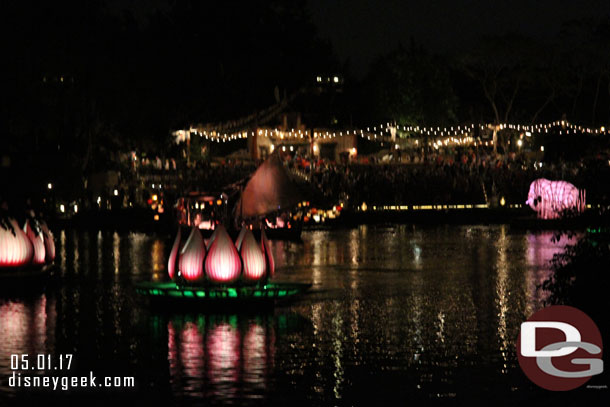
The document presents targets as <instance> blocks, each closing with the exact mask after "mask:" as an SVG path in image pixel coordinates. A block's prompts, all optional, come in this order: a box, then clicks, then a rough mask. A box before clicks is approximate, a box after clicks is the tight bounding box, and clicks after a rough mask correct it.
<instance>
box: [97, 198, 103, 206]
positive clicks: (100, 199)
mask: <svg viewBox="0 0 610 407" xmlns="http://www.w3.org/2000/svg"><path fill="white" fill-rule="evenodd" d="M101 202H102V197H101V196H98V197H97V204H98V205H99V204H100V203H101Z"/></svg>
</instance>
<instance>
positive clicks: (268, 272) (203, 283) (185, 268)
mask: <svg viewBox="0 0 610 407" xmlns="http://www.w3.org/2000/svg"><path fill="white" fill-rule="evenodd" d="M167 272H168V276H169V278H170V280H171V281H165V282H145V283H140V284H138V285H137V286H136V291H137V292H138V293H139V294H142V295H145V296H149V297H151V298H166V299H185V300H189V299H190V300H200V301H205V302H208V303H209V302H210V300H212V301H215V302H219V301H220V302H226V301H233V302H235V301H240V302H241V301H261V300H264V301H269V300H275V299H279V298H284V297H290V296H293V295H296V294H299V293H301V292H303V291H305V290H307V289H308V288H309V287H311V284H299V283H278V282H271V281H270V278H271V277H273V276H274V274H275V261H274V259H273V253H272V251H271V245H270V243H269V240H268V239H267V236H266V234H265V230H264V229H261V239H260V243H259V242H257V240H256V238H255V237H254V234H253V233H252V230H250V229H247V228H242V229H241V231H240V232H239V235H238V236H237V238H236V239H235V241H233V240H232V239H231V237H230V236H229V233H228V232H227V230H226V229H225V227H224V226H222V225H218V226H217V227H216V228H215V229H214V233H213V234H212V236H210V239H209V240H208V241H207V243H206V242H205V241H204V239H203V236H202V235H201V232H200V231H199V229H198V228H196V227H193V228H191V230H190V232H189V234H188V237H186V239H183V236H182V233H181V231H180V230H179V231H178V234H177V235H176V238H175V239H174V243H173V245H172V249H171V251H170V254H169V259H168V264H167Z"/></svg>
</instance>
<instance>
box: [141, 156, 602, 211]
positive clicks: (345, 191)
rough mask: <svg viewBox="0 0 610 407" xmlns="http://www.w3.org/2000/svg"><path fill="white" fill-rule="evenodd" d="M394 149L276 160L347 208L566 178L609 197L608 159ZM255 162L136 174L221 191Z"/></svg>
mask: <svg viewBox="0 0 610 407" xmlns="http://www.w3.org/2000/svg"><path fill="white" fill-rule="evenodd" d="M393 153H394V156H393V157H391V159H390V160H375V159H373V158H369V159H368V160H367V163H364V162H363V161H362V160H361V159H359V160H348V161H345V160H339V161H334V160H327V159H317V160H311V159H310V158H309V157H303V156H301V155H298V154H295V155H288V154H287V155H284V156H283V159H284V161H285V164H286V166H287V167H288V168H289V169H292V170H294V171H298V172H299V173H300V175H301V177H300V179H301V182H303V180H307V181H309V182H310V183H311V185H312V186H313V187H315V188H316V189H318V190H319V191H320V192H321V193H322V194H323V195H324V196H326V197H327V198H328V199H329V200H330V201H333V202H337V201H338V200H342V201H344V202H346V203H348V204H350V205H361V204H362V203H366V204H367V205H428V204H432V205H433V204H490V205H496V204H499V202H500V201H501V200H502V198H504V203H505V204H523V203H524V202H525V200H526V198H527V193H528V190H529V186H530V183H531V182H532V181H534V180H535V179H538V178H546V179H550V180H565V181H568V182H571V183H572V184H574V185H575V186H577V187H578V188H580V189H586V190H587V199H588V201H589V202H592V201H596V200H597V201H605V200H606V199H607V198H608V197H607V196H606V194H607V193H608V192H607V188H604V185H608V182H610V162H609V161H608V159H607V157H606V158H604V157H601V156H599V157H597V158H595V157H594V158H589V159H587V160H581V161H571V162H567V161H560V162H557V163H552V162H548V161H545V160H544V159H543V156H542V154H529V155H525V154H515V153H509V154H502V155H500V154H495V153H493V152H492V151H491V149H487V150H486V149H473V148H468V147H461V148H460V147H458V148H447V149H442V148H441V149H438V150H431V151H426V152H425V153H424V152H423V151H416V150H413V151H401V154H400V156H399V157H398V156H397V154H396V153H397V152H393ZM156 161H160V162H164V161H163V160H156ZM156 161H154V162H156ZM303 163H305V164H306V165H304V164H303ZM257 164H258V163H254V162H242V161H235V160H225V161H222V162H220V163H214V164H211V163H209V162H207V163H196V162H195V163H190V165H181V164H180V163H179V164H178V168H177V169H174V168H175V167H174V165H170V166H169V168H166V166H163V165H161V166H160V167H159V168H156V167H154V166H151V167H149V166H141V167H140V171H139V172H140V176H143V175H145V176H147V177H149V178H151V179H153V180H154V179H157V178H158V181H157V182H158V183H160V182H161V180H162V178H159V177H163V178H164V179H167V182H166V184H165V185H167V186H169V185H170V184H174V185H176V186H179V188H177V190H176V191H175V192H176V193H177V194H184V193H186V192H188V191H210V192H220V191H223V190H225V189H226V187H227V186H228V185H231V184H235V183H236V182H239V181H243V180H247V178H248V177H249V176H250V175H251V174H252V173H253V172H254V171H255V169H256V167H257ZM142 170H144V171H142ZM168 170H169V171H168ZM155 177H156V178H155ZM168 177H169V178H168ZM152 182H154V181H152ZM149 183H150V182H149Z"/></svg>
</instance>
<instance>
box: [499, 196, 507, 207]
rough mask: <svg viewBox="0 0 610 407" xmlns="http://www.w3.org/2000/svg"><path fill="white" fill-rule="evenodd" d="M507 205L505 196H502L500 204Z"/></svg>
mask: <svg viewBox="0 0 610 407" xmlns="http://www.w3.org/2000/svg"><path fill="white" fill-rule="evenodd" d="M504 205H506V200H505V199H504V197H502V198H500V206H504Z"/></svg>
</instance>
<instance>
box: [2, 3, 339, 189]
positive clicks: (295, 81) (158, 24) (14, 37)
mask: <svg viewBox="0 0 610 407" xmlns="http://www.w3.org/2000/svg"><path fill="white" fill-rule="evenodd" d="M0 23H1V25H2V30H3V35H2V37H3V43H4V44H3V47H2V52H3V58H2V59H3V62H4V63H3V66H4V67H5V68H6V70H4V74H3V75H2V76H1V79H0V81H1V83H2V85H1V86H2V92H0V93H1V95H2V96H1V99H2V101H1V102H0V103H1V106H0V132H2V137H3V139H4V140H5V141H4V142H3V148H2V151H0V153H1V155H2V156H4V157H5V159H4V160H5V164H6V156H7V155H8V156H9V158H10V161H11V163H10V167H11V168H12V171H17V172H18V173H19V174H24V171H25V172H28V171H31V174H32V175H39V174H41V173H44V174H45V177H44V179H38V177H36V178H34V177H32V176H29V177H28V179H29V182H40V183H41V184H43V185H45V186H46V182H47V180H49V179H57V178H62V179H63V180H64V183H70V184H77V185H79V184H82V183H83V182H84V178H83V174H87V173H91V172H94V171H99V170H107V169H112V166H113V163H114V162H116V161H117V160H116V159H114V156H113V154H115V153H116V152H117V151H119V150H123V151H125V150H127V149H132V148H133V149H135V148H137V149H138V150H140V151H142V150H144V151H146V150H148V151H163V152H164V153H165V152H166V148H167V147H168V146H169V145H170V143H169V139H170V137H169V131H170V130H171V129H176V128H183V127H184V126H188V125H189V124H190V123H193V122H195V123H199V122H215V121H221V120H226V119H230V118H235V117H239V116H241V115H245V114H250V113H252V112H253V111H254V110H256V109H260V108H264V107H266V106H269V105H271V104H273V103H275V101H276V97H277V95H278V94H279V95H284V94H290V93H292V92H294V91H295V90H296V89H299V88H300V87H301V86H303V84H304V83H307V81H310V80H311V77H312V75H313V74H314V72H315V73H317V72H321V71H325V70H327V69H333V67H334V66H335V65H336V63H335V62H334V60H333V56H332V52H331V48H330V46H329V45H328V44H327V43H325V42H323V41H321V40H319V39H318V38H317V37H316V35H315V29H314V26H313V25H312V23H311V22H310V19H309V15H308V12H307V9H306V7H305V2H304V1H302V0H294V1H288V2H286V1H251V2H239V3H235V2H207V1H206V2H202V1H195V0H192V1H176V2H173V1H157V2H144V1H141V2H125V3H123V2H119V1H112V0H106V1H105V0H93V1H76V0H68V1H53V2H43V3H39V2H33V1H30V0H24V1H18V2H2V6H1V11H0ZM280 97H281V96H280ZM4 167H6V165H4ZM3 178H5V179H7V178H8V180H9V183H10V181H11V179H12V176H11V175H9V176H6V177H3Z"/></svg>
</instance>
